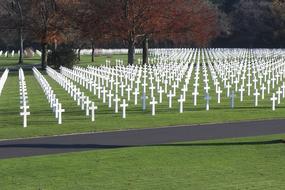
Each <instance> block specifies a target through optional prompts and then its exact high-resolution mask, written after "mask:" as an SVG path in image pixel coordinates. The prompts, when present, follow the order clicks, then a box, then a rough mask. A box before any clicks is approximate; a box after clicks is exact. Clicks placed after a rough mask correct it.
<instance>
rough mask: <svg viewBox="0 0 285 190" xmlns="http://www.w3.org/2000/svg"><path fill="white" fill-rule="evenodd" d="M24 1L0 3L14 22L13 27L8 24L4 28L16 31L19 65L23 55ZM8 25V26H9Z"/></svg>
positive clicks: (16, 0)
mask: <svg viewBox="0 0 285 190" xmlns="http://www.w3.org/2000/svg"><path fill="white" fill-rule="evenodd" d="M23 2H24V1H20V0H3V1H1V3H0V6H1V7H2V8H4V9H5V10H6V11H7V12H8V13H9V15H10V16H11V17H12V20H14V23H16V24H15V25H14V24H12V25H10V24H8V23H7V25H6V26H8V27H11V28H9V30H11V29H12V28H15V29H17V30H18V33H19V49H20V55H19V64H23V62H24V61H23V53H24V38H23V30H24V15H23V8H22V3H23ZM9 25H10V26H9Z"/></svg>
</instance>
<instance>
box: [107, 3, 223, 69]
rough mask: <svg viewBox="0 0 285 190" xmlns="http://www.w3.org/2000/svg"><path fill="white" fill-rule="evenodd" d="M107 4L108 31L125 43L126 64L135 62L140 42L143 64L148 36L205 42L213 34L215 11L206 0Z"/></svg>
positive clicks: (145, 60)
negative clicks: (109, 12) (136, 47)
mask: <svg viewBox="0 0 285 190" xmlns="http://www.w3.org/2000/svg"><path fill="white" fill-rule="evenodd" d="M111 2H112V3H114V2H113V1H111ZM109 7H113V9H112V11H111V12H112V13H114V14H113V15H112V17H111V19H110V24H109V25H110V26H111V27H112V28H110V30H112V35H113V36H114V37H115V38H116V37H117V38H120V39H123V41H124V42H125V43H126V44H127V45H128V62H129V64H133V63H134V55H135V46H136V45H137V44H139V42H141V41H143V49H144V52H143V63H147V55H148V52H147V51H148V41H149V38H152V37H154V38H156V39H163V38H164V39H165V38H166V39H167V38H168V39H169V40H172V41H177V40H178V39H179V38H182V37H183V39H184V40H185V39H186V38H185V37H187V41H189V40H191V41H193V42H195V43H197V44H198V43H199V45H200V44H203V45H205V44H206V43H207V42H208V41H209V39H211V38H212V37H213V36H215V35H216V34H214V33H215V31H216V27H215V26H214V25H215V23H216V22H215V20H216V18H217V17H216V14H215V11H216V10H215V9H214V7H211V6H210V5H209V4H208V2H206V1H201V0H120V1H116V2H115V4H113V5H112V6H109ZM202 26H203V27H204V29H203V30H201V29H202ZM213 29H214V30H213Z"/></svg>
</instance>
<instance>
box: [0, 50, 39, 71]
mask: <svg viewBox="0 0 285 190" xmlns="http://www.w3.org/2000/svg"><path fill="white" fill-rule="evenodd" d="M18 61H19V57H18V56H17V54H16V55H15V56H14V57H11V56H10V57H0V69H1V68H6V67H15V66H18ZM31 64H40V57H39V56H34V57H32V58H24V65H31Z"/></svg>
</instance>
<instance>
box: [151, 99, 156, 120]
mask: <svg viewBox="0 0 285 190" xmlns="http://www.w3.org/2000/svg"><path fill="white" fill-rule="evenodd" d="M150 104H151V105H152V106H151V115H153V116H154V115H155V105H156V104H157V101H155V97H152V101H151V102H150Z"/></svg>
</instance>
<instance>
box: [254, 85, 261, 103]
mask: <svg viewBox="0 0 285 190" xmlns="http://www.w3.org/2000/svg"><path fill="white" fill-rule="evenodd" d="M253 95H254V96H255V103H254V106H255V107H257V106H258V96H259V95H260V93H259V92H258V90H257V89H255V92H254V93H253Z"/></svg>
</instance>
